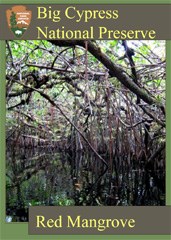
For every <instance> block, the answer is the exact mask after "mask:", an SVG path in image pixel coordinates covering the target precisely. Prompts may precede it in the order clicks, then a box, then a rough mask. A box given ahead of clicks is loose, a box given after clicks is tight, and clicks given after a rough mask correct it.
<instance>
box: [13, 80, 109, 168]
mask: <svg viewBox="0 0 171 240" xmlns="http://www.w3.org/2000/svg"><path fill="white" fill-rule="evenodd" d="M15 82H16V83H18V84H20V85H22V86H24V87H27V88H29V89H32V90H34V91H36V92H38V93H39V94H40V95H41V96H42V97H44V98H45V99H46V100H48V101H49V102H50V103H51V104H52V105H53V106H54V107H56V108H57V109H58V110H59V111H60V113H61V114H62V115H63V116H64V118H65V119H66V120H67V121H68V122H69V123H70V124H71V125H72V126H73V127H74V128H75V130H76V131H77V132H78V133H79V134H80V136H81V137H82V138H83V140H84V141H85V142H86V143H87V145H88V146H89V148H90V149H91V150H92V152H94V153H95V155H96V156H97V157H98V158H99V159H100V160H101V161H102V162H103V163H104V165H105V166H106V169H105V172H106V171H107V169H108V164H107V162H106V161H105V160H104V159H103V158H102V157H101V156H100V155H99V154H98V152H97V151H96V150H95V149H94V148H93V146H92V145H91V143H90V142H89V141H88V140H87V138H86V137H85V136H84V135H83V133H82V132H81V131H80V130H79V129H78V128H77V126H75V124H74V123H73V122H72V121H71V120H70V119H69V118H68V117H67V116H66V114H65V113H64V112H63V111H62V109H61V108H60V107H59V105H58V104H56V103H55V102H54V101H53V100H52V99H51V98H50V97H49V96H48V95H47V94H45V93H44V92H42V91H40V90H38V89H36V88H33V87H29V86H27V85H25V84H23V83H21V82H19V81H15Z"/></svg>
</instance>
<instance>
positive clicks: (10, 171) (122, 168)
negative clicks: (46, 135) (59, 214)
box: [6, 147, 165, 222]
mask: <svg viewBox="0 0 171 240" xmlns="http://www.w3.org/2000/svg"><path fill="white" fill-rule="evenodd" d="M103 170H104V169H103V166H102V164H100V163H99V161H97V159H96V157H95V156H93V155H89V156H87V154H82V153H79V152H78V153H75V156H74V157H73V156H70V155H69V154H68V153H66V152H59V151H58V152H56V151H54V150H48V149H44V148H36V149H32V150H31V149H25V148H23V149H22V148H20V149H18V150H17V149H15V150H14V149H13V150H12V149H10V148H9V147H8V148H7V154H6V216H7V217H6V221H7V222H11V221H12V222H16V221H18V222H24V221H28V207H29V206H146V205H150V206H151V205H152V206H153V205H165V173H164V172H163V171H160V170H156V171H146V170H145V169H144V167H143V164H141V166H140V165H139V166H138V167H136V164H132V165H130V164H129V166H128V165H127V164H125V163H124V161H122V162H121V163H118V166H117V169H115V170H113V172H112V173H109V172H108V171H106V172H104V171H103Z"/></svg>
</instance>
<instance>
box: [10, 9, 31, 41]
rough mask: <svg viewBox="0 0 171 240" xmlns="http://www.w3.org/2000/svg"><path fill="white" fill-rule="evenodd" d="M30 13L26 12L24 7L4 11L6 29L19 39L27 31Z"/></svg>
mask: <svg viewBox="0 0 171 240" xmlns="http://www.w3.org/2000/svg"><path fill="white" fill-rule="evenodd" d="M31 15H32V12H31V11H28V10H26V7H25V6H14V7H12V9H8V10H6V17H7V22H8V27H9V28H10V29H11V31H12V32H13V34H14V35H15V36H16V37H17V38H21V37H22V36H23V34H24V33H25V31H26V30H27V29H28V27H29V25H30V22H31Z"/></svg>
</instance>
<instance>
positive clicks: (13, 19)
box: [10, 12, 17, 28]
mask: <svg viewBox="0 0 171 240" xmlns="http://www.w3.org/2000/svg"><path fill="white" fill-rule="evenodd" d="M10 24H11V27H12V28H15V26H16V25H17V20H16V13H14V12H12V13H11V16H10Z"/></svg>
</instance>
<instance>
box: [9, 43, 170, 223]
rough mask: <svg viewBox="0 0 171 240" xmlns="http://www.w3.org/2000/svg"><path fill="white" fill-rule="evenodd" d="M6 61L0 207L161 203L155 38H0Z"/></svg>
mask: <svg viewBox="0 0 171 240" xmlns="http://www.w3.org/2000/svg"><path fill="white" fill-rule="evenodd" d="M6 61H7V66H6V100H7V115H6V137H7V211H9V209H13V208H14V206H16V205H17V206H18V205H20V209H21V207H23V208H24V209H25V208H26V207H27V206H28V204H31V205H43V204H44V205H50V204H51V205H163V204H164V194H165V80H166V71H165V70H166V69H165V67H166V62H165V42H164V41H57V40H56V41H7V42H6ZM28 149H30V150H29V151H28ZM28 152H29V153H28ZM30 152H32V153H33V154H32V156H30ZM55 154H57V155H59V154H60V158H62V160H61V161H59V159H58V157H54V156H56V155H55ZM47 155H48V157H47ZM49 156H50V157H49ZM52 156H53V159H55V160H54V162H53V167H51V168H52V169H53V171H52V172H51V174H50V173H49V172H50V170H47V169H49V168H50V166H52V165H51V164H52ZM61 156H62V157H61ZM65 165H66V166H65ZM65 167H66V168H67V170H66V172H64V173H63V174H65V175H66V176H67V175H68V174H69V176H70V178H71V182H70V184H69V185H68V184H67V186H68V188H69V189H67V191H68V192H70V191H71V189H72V193H71V195H70V196H68V194H66V195H65V196H63V195H60V196H59V194H58V197H57V198H55V196H56V195H57V193H56V190H54V187H53V186H56V185H60V186H61V187H63V185H65V184H64V182H61V181H60V179H59V176H58V175H60V174H61V171H63V170H61V169H63V168H65ZM52 169H51V170H52ZM43 172H44V173H45V175H43V176H44V178H42V174H44V173H43ZM67 177H68V176H67ZM42 179H43V180H42ZM55 184H56V185H55ZM69 186H70V187H69ZM40 189H41V192H40ZM42 189H43V190H42ZM38 191H39V193H38ZM28 192H29V193H28ZM30 192H32V194H30ZM16 196H18V197H16ZM47 199H48V200H47ZM54 199H56V200H54ZM9 212H10V213H9V214H10V215H11V211H9ZM20 220H21V219H20Z"/></svg>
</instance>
